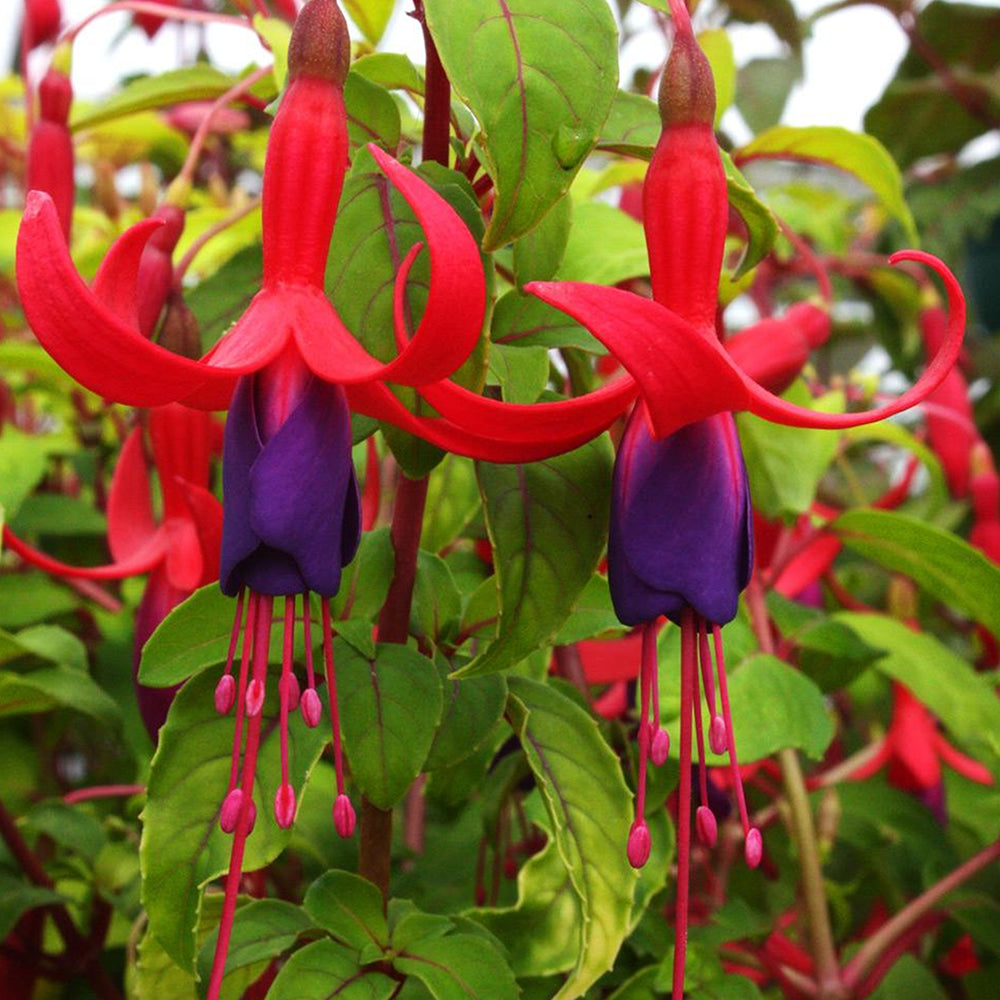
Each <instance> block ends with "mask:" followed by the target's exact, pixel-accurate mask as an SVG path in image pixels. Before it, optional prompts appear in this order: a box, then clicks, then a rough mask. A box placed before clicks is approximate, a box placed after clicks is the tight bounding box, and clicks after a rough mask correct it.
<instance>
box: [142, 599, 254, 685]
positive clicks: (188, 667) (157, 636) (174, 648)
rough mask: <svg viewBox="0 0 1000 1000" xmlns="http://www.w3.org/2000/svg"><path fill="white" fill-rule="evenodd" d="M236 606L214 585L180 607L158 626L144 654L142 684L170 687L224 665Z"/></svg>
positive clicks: (144, 648)
mask: <svg viewBox="0 0 1000 1000" xmlns="http://www.w3.org/2000/svg"><path fill="white" fill-rule="evenodd" d="M235 613H236V605H235V603H234V601H233V599H232V598H231V597H226V595H225V594H223V593H222V591H221V590H219V586H218V584H215V583H211V584H209V585H208V586H206V587H202V588H201V589H200V590H196V591H195V592H194V593H193V594H192V595H191V596H190V597H189V598H188V599H187V600H186V601H184V602H183V603H181V604H178V605H177V607H176V608H174V610H173V611H171V612H170V614H168V615H167V617H166V618H164V619H163V621H162V622H160V624H159V625H158V626H157V628H156V631H155V632H154V633H153V634H152V636H150V638H149V640H148V641H147V642H146V645H145V646H144V647H143V650H142V664H141V666H140V667H139V680H141V681H142V683H143V684H148V685H149V686H150V687H170V686H171V685H173V684H178V683H180V682H181V681H183V680H187V678H188V677H190V676H191V675H192V674H194V673H197V672H198V671H199V670H201V669H202V668H203V667H210V666H212V665H213V664H215V663H224V662H225V660H226V653H227V652H228V650H229V638H230V636H231V635H232V629H233V616H234V614H235Z"/></svg>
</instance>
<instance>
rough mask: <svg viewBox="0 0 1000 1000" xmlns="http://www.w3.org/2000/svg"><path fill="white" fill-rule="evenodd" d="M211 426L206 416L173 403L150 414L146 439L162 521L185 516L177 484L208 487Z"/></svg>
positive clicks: (212, 429) (211, 421) (212, 431)
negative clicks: (149, 443) (160, 499)
mask: <svg viewBox="0 0 1000 1000" xmlns="http://www.w3.org/2000/svg"><path fill="white" fill-rule="evenodd" d="M213 422H214V418H213V417H211V416H209V414H207V413H203V412H199V411H197V410H191V409H189V408H188V407H186V406H179V405H178V404H176V403H172V404H171V405H170V406H158V407H156V408H155V409H154V410H152V411H151V412H150V414H149V437H150V440H151V441H152V444H153V461H154V463H155V464H156V472H157V475H158V476H159V479H160V490H161V492H162V493H163V508H164V510H163V513H164V517H165V518H171V517H186V516H187V513H188V509H187V505H186V503H185V500H184V495H183V492H182V490H181V487H180V485H179V484H180V482H181V481H184V482H188V483H191V484H193V485H195V486H201V487H202V488H207V487H208V479H209V472H210V467H211V462H212V458H211V452H212V437H213V434H214V428H213Z"/></svg>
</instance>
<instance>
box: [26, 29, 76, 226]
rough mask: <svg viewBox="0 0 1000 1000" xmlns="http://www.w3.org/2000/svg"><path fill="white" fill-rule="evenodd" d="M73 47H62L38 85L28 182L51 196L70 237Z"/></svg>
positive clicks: (29, 154) (71, 215) (72, 189)
mask: <svg viewBox="0 0 1000 1000" xmlns="http://www.w3.org/2000/svg"><path fill="white" fill-rule="evenodd" d="M69 62H70V47H69V46H68V45H63V46H59V48H58V49H57V50H56V53H55V55H54V56H53V59H52V65H51V66H50V67H49V70H48V72H47V73H46V74H45V76H43V77H42V80H41V83H39V85H38V118H37V119H36V120H35V121H34V123H33V124H32V128H31V138H30V140H29V142H28V159H27V177H26V180H27V183H28V187H29V188H31V189H33V190H36V191H44V192H45V193H46V194H48V195H49V196H50V197H51V198H52V201H53V203H54V204H55V207H56V213H57V214H58V216H59V223H60V225H61V226H62V231H63V236H64V237H65V238H66V239H67V240H68V239H69V232H70V224H71V222H72V218H73V198H74V193H75V185H74V178H73V137H72V136H71V135H70V131H69V111H70V105H71V104H72V103H73V85H72V84H71V83H70V79H69V68H70V67H69Z"/></svg>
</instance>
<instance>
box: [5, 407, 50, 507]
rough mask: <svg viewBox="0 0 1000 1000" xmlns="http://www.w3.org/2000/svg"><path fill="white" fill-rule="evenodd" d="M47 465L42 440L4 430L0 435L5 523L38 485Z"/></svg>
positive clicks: (18, 432)
mask: <svg viewBox="0 0 1000 1000" xmlns="http://www.w3.org/2000/svg"><path fill="white" fill-rule="evenodd" d="M47 465H48V452H47V449H46V448H45V446H44V438H38V437H32V436H31V435H30V434H24V433H22V432H21V431H19V430H18V429H17V428H16V427H13V426H7V427H4V431H3V434H2V435H0V505H2V506H3V509H4V511H5V512H6V517H7V520H8V521H13V520H14V518H15V517H16V516H17V512H18V509H19V508H20V506H21V504H22V503H24V501H25V500H26V499H27V497H28V495H29V494H30V493H31V491H32V490H33V489H34V488H35V487H36V486H37V485H38V484H39V483H40V482H41V480H42V476H44V475H45V469H46V466H47Z"/></svg>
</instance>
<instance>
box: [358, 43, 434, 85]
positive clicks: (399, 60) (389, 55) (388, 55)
mask: <svg viewBox="0 0 1000 1000" xmlns="http://www.w3.org/2000/svg"><path fill="white" fill-rule="evenodd" d="M351 72H352V73H357V74H358V76H363V77H364V78H365V79H366V80H371V82H372V83H377V84H378V85H379V86H380V87H385V88H386V90H408V91H410V92H411V93H413V94H423V92H424V78H423V76H422V75H421V74H420V70H418V69H417V67H416V66H414V65H413V63H412V62H410V60H409V58H408V57H407V56H404V55H401V54H400V53H398V52H372V53H371V55H367V56H362V57H361V58H360V59H358V60H357V61H356V62H355V63H353V64H352V66H351Z"/></svg>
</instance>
